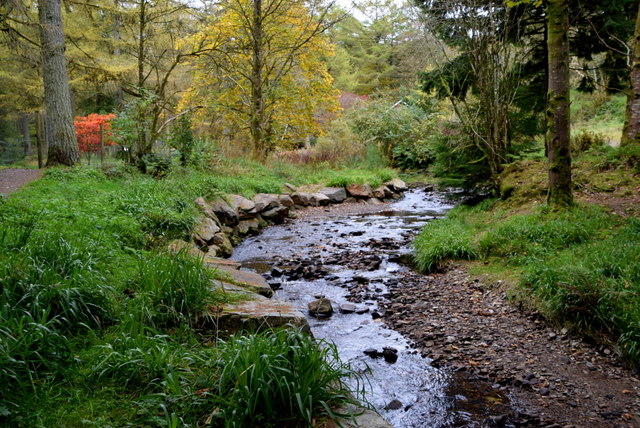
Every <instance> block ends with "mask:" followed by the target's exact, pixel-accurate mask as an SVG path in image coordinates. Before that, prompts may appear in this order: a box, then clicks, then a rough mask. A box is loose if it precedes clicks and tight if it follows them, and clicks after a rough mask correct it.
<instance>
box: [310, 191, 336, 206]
mask: <svg viewBox="0 0 640 428" xmlns="http://www.w3.org/2000/svg"><path fill="white" fill-rule="evenodd" d="M309 203H310V205H311V206H313V207H320V206H322V207H323V206H325V205H329V204H330V203H331V199H329V197H328V196H327V195H325V194H323V193H312V194H311V195H310V196H309Z"/></svg>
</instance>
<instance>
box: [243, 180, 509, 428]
mask: <svg viewBox="0 0 640 428" xmlns="http://www.w3.org/2000/svg"><path fill="white" fill-rule="evenodd" d="M450 208H452V205H451V203H450V202H447V200H446V198H445V197H444V196H443V195H441V194H437V193H431V192H425V191H423V190H413V191H410V192H407V193H406V194H405V197H404V198H403V199H401V200H400V201H397V202H394V203H392V204H390V205H388V206H386V207H385V208H384V211H382V212H378V213H374V214H366V215H351V216H340V217H333V216H331V217H326V218H323V219H322V220H318V219H300V220H295V221H293V222H291V223H289V224H285V225H280V226H273V227H269V228H267V229H265V230H264V232H263V233H262V234H261V235H260V236H257V237H253V238H249V239H246V240H245V241H243V243H242V244H240V245H239V246H238V247H237V248H236V249H235V251H234V253H233V256H232V259H233V260H236V261H238V262H240V263H242V268H243V269H245V268H246V269H251V270H255V271H256V272H259V273H262V274H267V277H269V274H268V273H269V272H270V271H271V269H272V268H273V267H274V266H276V267H278V268H279V269H282V270H283V271H285V272H286V271H287V268H291V267H294V266H296V265H300V263H301V259H302V261H303V264H304V263H307V264H312V265H321V267H322V269H325V270H328V271H329V272H328V273H327V274H326V275H321V276H322V277H321V278H319V279H295V280H287V279H286V275H285V276H282V277H278V278H272V280H278V282H280V283H281V286H280V288H279V289H278V291H277V292H276V298H278V299H283V300H288V301H291V302H293V303H294V305H295V306H296V307H297V308H298V309H299V310H300V311H301V312H303V313H308V311H307V304H308V303H309V302H310V301H312V300H314V299H315V298H317V297H318V296H324V297H327V298H329V299H330V300H331V301H332V303H333V306H334V309H335V310H336V312H335V313H334V314H333V315H332V316H331V317H329V318H327V319H317V318H314V317H311V316H308V320H309V324H310V326H311V330H312V332H313V334H314V336H315V337H317V338H322V339H325V340H327V341H331V342H333V343H335V344H336V346H337V348H338V351H339V353H340V357H341V359H342V360H343V361H348V362H349V363H350V364H351V366H352V368H354V369H355V370H356V371H359V372H362V373H365V374H366V377H367V379H368V380H367V382H366V383H365V387H366V390H367V399H368V401H369V402H370V403H371V404H372V405H373V406H374V407H375V408H376V410H378V411H379V412H380V413H381V414H382V416H383V417H384V418H385V419H386V420H387V421H389V422H390V423H391V424H392V425H393V426H394V427H397V428H404V427H407V428H408V427H446V426H484V425H485V423H484V422H483V421H484V420H486V417H487V415H486V414H485V413H486V409H485V408H484V407H485V406H484V405H483V404H482V403H483V402H484V401H483V399H484V398H486V397H490V396H491V394H492V391H487V388H485V387H484V385H482V386H481V387H478V386H477V385H473V384H472V383H471V382H468V381H467V380H465V379H464V377H461V376H452V375H451V374H449V373H446V372H444V371H442V370H439V369H436V368H434V367H432V366H431V365H430V364H429V363H430V360H429V359H427V358H422V357H421V356H420V355H419V354H417V353H415V351H414V350H413V349H411V347H410V343H409V342H408V340H407V339H405V338H404V337H403V336H402V335H400V334H399V333H397V332H395V331H394V330H391V329H389V328H386V327H385V326H384V325H383V323H381V322H380V319H373V317H372V313H373V312H375V311H376V309H377V301H378V299H379V298H381V297H383V296H384V294H385V293H386V291H387V288H386V285H385V283H387V282H389V281H394V280H395V279H396V278H397V277H398V275H399V273H400V272H401V271H402V270H405V269H409V268H408V267H407V266H404V265H402V264H399V263H398V262H393V261H390V260H389V259H391V260H399V259H400V258H399V257H398V256H399V255H402V254H407V253H409V252H410V247H409V242H410V237H411V236H413V235H414V234H415V233H416V232H417V231H418V230H419V229H420V228H421V227H422V226H423V225H424V224H426V222H428V221H430V220H432V219H434V218H437V217H440V216H443V215H444V214H445V213H446V212H447V211H448V210H449V209H450ZM345 254H348V257H347V258H348V259H349V260H348V262H347V263H345V262H344V259H343V260H342V261H341V262H337V261H336V260H337V259H336V256H344V255H345ZM305 259H306V260H307V261H306V262H304V260H305ZM369 259H371V260H373V261H375V263H373V265H369V267H367V265H366V262H367V261H368V260H369ZM376 260H377V261H376ZM363 262H365V265H364V266H363ZM378 262H379V265H378ZM354 277H356V278H355V279H356V281H355V282H354ZM358 281H360V282H361V283H364V284H365V286H364V287H361V288H364V289H365V290H366V292H365V293H364V294H362V295H361V296H360V297H361V298H360V299H359V301H358V302H357V305H356V306H357V307H358V309H362V310H364V309H368V312H366V313H361V314H357V313H350V314H343V313H340V312H339V311H338V307H339V306H340V304H343V303H348V302H349V300H347V298H348V297H349V296H350V297H352V298H353V297H354V296H353V293H350V291H349V288H348V287H349V286H352V288H353V284H354V283H357V282H358ZM352 300H353V299H352ZM371 347H373V348H376V349H378V350H379V351H382V348H383V347H393V348H395V349H397V350H398V360H397V362H396V363H394V364H391V363H388V362H386V361H385V360H384V359H383V358H375V359H374V358H371V357H369V356H367V355H365V354H364V353H363V351H364V350H365V349H367V348H371ZM489 389H490V388H489ZM500 399H501V400H502V399H504V397H500ZM394 400H398V401H399V402H400V403H402V405H401V406H400V408H398V409H395V410H392V409H387V406H388V404H389V403H391V402H392V401H394ZM474 403H478V404H477V405H475V404H474Z"/></svg>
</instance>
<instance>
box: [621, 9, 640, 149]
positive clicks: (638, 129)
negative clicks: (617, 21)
mask: <svg viewBox="0 0 640 428" xmlns="http://www.w3.org/2000/svg"><path fill="white" fill-rule="evenodd" d="M638 7H639V10H638V15H637V16H636V29H635V32H634V33H633V40H632V46H631V70H630V71H629V83H630V87H629V89H628V90H627V110H626V113H625V118H624V127H623V128H622V139H621V140H620V145H621V146H626V145H629V144H640V5H639V6H638Z"/></svg>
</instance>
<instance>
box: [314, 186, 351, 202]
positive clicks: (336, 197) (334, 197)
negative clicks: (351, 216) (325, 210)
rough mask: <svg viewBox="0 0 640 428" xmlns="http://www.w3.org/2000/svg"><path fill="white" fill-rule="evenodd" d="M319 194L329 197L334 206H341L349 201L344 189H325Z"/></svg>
mask: <svg viewBox="0 0 640 428" xmlns="http://www.w3.org/2000/svg"><path fill="white" fill-rule="evenodd" d="M318 193H322V194H323V195H325V196H326V197H328V198H329V200H330V201H331V203H333V204H339V203H340V202H342V201H344V200H345V199H347V191H346V190H345V189H344V188H343V187H325V188H324V189H322V190H320V191H319V192H318Z"/></svg>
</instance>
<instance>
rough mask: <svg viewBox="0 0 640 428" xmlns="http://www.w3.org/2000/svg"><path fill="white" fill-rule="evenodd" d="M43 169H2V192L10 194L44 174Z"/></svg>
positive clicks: (0, 190)
mask: <svg viewBox="0 0 640 428" xmlns="http://www.w3.org/2000/svg"><path fill="white" fill-rule="evenodd" d="M42 173H43V170H42V169H22V168H6V169H3V170H0V194H2V195H4V196H8V195H9V194H11V193H13V192H15V191H16V190H18V189H20V188H21V187H22V186H24V185H25V184H28V183H30V182H32V181H33V180H36V179H38V178H40V177H41V176H42Z"/></svg>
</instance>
